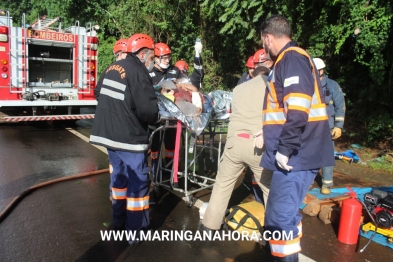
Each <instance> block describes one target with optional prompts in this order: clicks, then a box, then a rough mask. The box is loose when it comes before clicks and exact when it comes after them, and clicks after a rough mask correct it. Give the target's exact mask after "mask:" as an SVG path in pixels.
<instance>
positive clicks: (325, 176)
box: [322, 140, 334, 187]
mask: <svg viewBox="0 0 393 262" xmlns="http://www.w3.org/2000/svg"><path fill="white" fill-rule="evenodd" d="M332 144H333V149H334V141H333V140H332ZM333 168H334V166H326V167H322V186H325V187H331V186H333Z"/></svg>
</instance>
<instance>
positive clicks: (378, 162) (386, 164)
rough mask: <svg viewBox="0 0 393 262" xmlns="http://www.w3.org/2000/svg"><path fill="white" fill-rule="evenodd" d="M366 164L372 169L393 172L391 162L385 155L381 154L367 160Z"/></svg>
mask: <svg viewBox="0 0 393 262" xmlns="http://www.w3.org/2000/svg"><path fill="white" fill-rule="evenodd" d="M368 166H369V167H370V168H371V169H373V170H377V171H383V172H387V173H389V174H393V164H392V163H391V162H390V161H389V160H388V157H387V156H381V157H378V158H375V159H373V160H372V161H369V162H368Z"/></svg>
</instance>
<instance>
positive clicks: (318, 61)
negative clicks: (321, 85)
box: [313, 58, 326, 70]
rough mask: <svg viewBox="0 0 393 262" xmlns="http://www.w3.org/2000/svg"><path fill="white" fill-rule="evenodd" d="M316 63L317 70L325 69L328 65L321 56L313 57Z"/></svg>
mask: <svg viewBox="0 0 393 262" xmlns="http://www.w3.org/2000/svg"><path fill="white" fill-rule="evenodd" d="M313 61H314V64H315V66H316V67H317V70H320V69H324V68H325V67H326V65H325V63H324V62H323V60H322V59H321V58H313Z"/></svg>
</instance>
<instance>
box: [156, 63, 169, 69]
mask: <svg viewBox="0 0 393 262" xmlns="http://www.w3.org/2000/svg"><path fill="white" fill-rule="evenodd" d="M158 66H159V67H161V68H162V69H168V67H169V64H167V65H164V64H162V63H160V64H159V65H158Z"/></svg>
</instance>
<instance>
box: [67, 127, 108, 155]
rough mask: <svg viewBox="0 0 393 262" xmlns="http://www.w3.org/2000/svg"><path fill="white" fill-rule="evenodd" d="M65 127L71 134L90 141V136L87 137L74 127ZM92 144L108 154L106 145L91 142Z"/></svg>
mask: <svg viewBox="0 0 393 262" xmlns="http://www.w3.org/2000/svg"><path fill="white" fill-rule="evenodd" d="M65 129H66V130H67V131H69V132H70V133H71V134H74V135H76V136H77V137H79V138H80V139H82V140H83V141H85V142H87V143H89V138H88V137H86V136H85V135H82V134H81V133H79V132H78V131H76V130H74V129H72V128H71V127H66V128H65ZM91 145H92V146H94V147H95V148H97V149H98V150H100V151H102V152H104V153H105V154H108V150H106V148H105V147H103V146H97V145H93V144H91Z"/></svg>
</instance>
